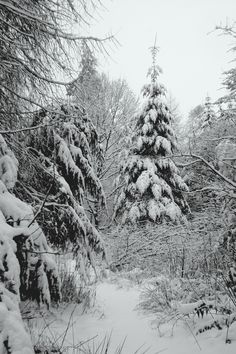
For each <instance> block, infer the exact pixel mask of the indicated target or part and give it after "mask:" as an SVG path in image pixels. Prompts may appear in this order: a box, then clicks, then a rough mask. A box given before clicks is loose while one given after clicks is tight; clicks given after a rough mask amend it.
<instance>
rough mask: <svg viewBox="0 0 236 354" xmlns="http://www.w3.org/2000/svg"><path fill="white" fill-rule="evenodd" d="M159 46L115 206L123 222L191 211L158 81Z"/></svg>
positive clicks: (154, 50)
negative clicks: (157, 58)
mask: <svg viewBox="0 0 236 354" xmlns="http://www.w3.org/2000/svg"><path fill="white" fill-rule="evenodd" d="M156 54H157V48H156V47H155V46H154V47H153V48H152V57H153V65H152V67H151V69H150V72H149V75H150V77H151V83H150V84H147V85H145V86H144V88H143V96H144V98H145V99H146V100H145V103H144V105H143V108H142V111H141V113H140V114H139V115H138V117H137V124H136V131H135V134H134V146H133V147H132V148H131V149H130V151H129V154H128V157H127V160H126V162H125V163H124V164H123V166H122V169H121V176H123V178H124V186H123V189H122V192H121V193H120V195H119V197H118V199H117V204H116V207H115V216H118V215H121V214H122V215H123V222H129V221H130V222H137V221H147V220H150V221H152V222H160V221H162V220H163V219H167V220H171V221H177V220H178V219H180V218H181V215H182V213H186V212H187V211H188V204H187V202H186V201H185V198H184V196H183V192H184V191H187V190H188V188H187V186H186V184H185V183H184V181H183V179H182V178H181V177H180V174H179V171H178V169H177V167H176V165H175V163H174V162H173V160H172V159H171V155H172V153H173V150H174V149H175V147H176V143H175V134H174V131H173V129H172V126H171V123H172V117H171V114H170V111H169V109H168V107H167V104H166V101H165V88H164V87H163V86H162V85H160V84H159V83H158V82H157V78H158V75H159V73H160V68H159V67H158V65H156Z"/></svg>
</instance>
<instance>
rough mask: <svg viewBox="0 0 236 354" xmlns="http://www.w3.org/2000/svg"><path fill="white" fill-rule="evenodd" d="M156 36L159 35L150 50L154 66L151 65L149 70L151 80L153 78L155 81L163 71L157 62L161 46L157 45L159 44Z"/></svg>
mask: <svg viewBox="0 0 236 354" xmlns="http://www.w3.org/2000/svg"><path fill="white" fill-rule="evenodd" d="M156 37H157V36H155V42H154V45H153V46H152V47H150V51H151V55H152V66H151V68H150V69H149V72H148V75H150V77H151V80H152V82H153V83H155V82H156V80H157V76H158V75H159V73H160V72H161V69H160V67H159V66H158V65H157V63H156V57H157V52H158V51H159V47H157V45H156V39H157V38H156Z"/></svg>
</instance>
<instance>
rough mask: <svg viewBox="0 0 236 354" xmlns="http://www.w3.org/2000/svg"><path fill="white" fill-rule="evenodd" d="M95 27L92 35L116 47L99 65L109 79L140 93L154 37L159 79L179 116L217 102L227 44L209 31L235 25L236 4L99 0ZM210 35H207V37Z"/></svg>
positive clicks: (227, 40)
mask: <svg viewBox="0 0 236 354" xmlns="http://www.w3.org/2000/svg"><path fill="white" fill-rule="evenodd" d="M102 3H103V4H104V6H105V7H106V10H104V11H102V10H100V12H99V13H100V17H99V18H98V16H97V21H98V23H97V24H96V23H95V25H93V26H92V28H91V33H93V34H94V35H97V36H103V35H104V34H107V33H109V32H112V33H113V34H115V35H116V38H117V39H118V40H119V42H120V43H121V46H119V47H117V48H115V49H113V51H112V52H110V55H111V57H112V59H110V60H106V61H105V60H103V59H102V60H101V61H100V64H101V68H102V70H103V71H104V72H106V73H109V75H110V77H111V78H119V77H122V78H125V79H126V80H127V82H128V84H129V85H130V87H131V89H132V90H133V91H134V92H135V93H136V94H139V93H140V89H141V88H142V86H143V85H144V84H145V83H146V82H147V78H146V73H147V70H148V68H149V67H150V64H151V55H150V52H149V47H150V46H151V45H153V43H154V38H155V34H157V46H158V47H160V52H159V54H158V64H159V65H160V66H161V67H162V69H163V75H161V77H160V80H161V82H162V83H164V84H165V86H166V87H167V89H168V90H169V92H171V94H172V95H173V96H174V97H175V98H176V100H177V102H178V103H179V109H180V111H181V112H182V114H183V115H184V116H186V115H187V114H188V112H189V111H190V109H192V108H193V107H194V106H196V105H197V104H199V103H202V102H204V99H205V97H206V95H207V93H208V94H209V95H210V96H211V98H212V100H214V99H216V98H218V97H220V96H221V95H222V91H221V90H220V87H221V82H222V78H223V76H222V72H223V71H224V70H226V69H227V68H229V67H230V66H231V65H232V64H230V60H232V58H233V56H232V53H231V54H230V53H227V51H228V50H229V47H230V44H232V39H230V38H229V37H225V36H219V33H216V32H212V31H213V30H214V28H215V26H216V25H219V24H226V22H228V23H232V22H233V20H236V0H113V1H112V0H102ZM209 32H211V33H210V34H209Z"/></svg>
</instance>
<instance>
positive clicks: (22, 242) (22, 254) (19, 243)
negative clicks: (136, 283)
mask: <svg viewBox="0 0 236 354" xmlns="http://www.w3.org/2000/svg"><path fill="white" fill-rule="evenodd" d="M17 172H18V161H17V159H16V157H15V155H14V154H13V152H12V151H11V150H10V149H9V148H8V146H7V144H6V142H5V140H4V139H3V137H2V136H1V135H0V353H19V354H31V353H33V349H32V345H31V341H30V338H29V335H28V334H27V332H26V330H25V328H24V324H23V322H22V319H21V315H20V310H19V302H20V300H21V299H22V298H23V299H34V300H37V302H38V303H39V304H40V303H46V304H47V305H49V304H50V301H51V300H52V301H58V300H59V298H60V289H59V277H58V272H57V267H56V263H55V260H54V258H53V255H52V250H51V249H50V248H49V246H48V244H47V241H46V238H45V235H44V233H43V231H42V229H41V228H40V226H39V225H38V223H37V222H36V220H35V216H34V213H33V209H32V208H31V206H30V205H29V204H27V203H25V202H23V201H22V200H20V199H19V198H17V197H16V196H15V195H14V194H13V193H12V190H13V188H14V186H15V184H16V182H17Z"/></svg>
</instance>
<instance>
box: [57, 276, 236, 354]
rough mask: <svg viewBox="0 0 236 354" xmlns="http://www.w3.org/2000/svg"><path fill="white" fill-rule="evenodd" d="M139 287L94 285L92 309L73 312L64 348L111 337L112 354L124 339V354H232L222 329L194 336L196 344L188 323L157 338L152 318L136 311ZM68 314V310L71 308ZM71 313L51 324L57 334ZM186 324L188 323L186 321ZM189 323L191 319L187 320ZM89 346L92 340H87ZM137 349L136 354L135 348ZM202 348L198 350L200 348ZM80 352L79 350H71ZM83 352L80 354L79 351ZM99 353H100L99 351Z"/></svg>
mask: <svg viewBox="0 0 236 354" xmlns="http://www.w3.org/2000/svg"><path fill="white" fill-rule="evenodd" d="M139 296H140V289H139V288H138V287H125V286H122V287H120V286H118V285H117V284H114V283H109V282H102V283H100V284H98V286H97V295H96V304H95V308H94V309H92V310H91V311H89V313H84V314H81V312H80V313H77V312H76V311H75V312H74V313H73V326H70V328H69V329H68V331H67V335H66V337H65V341H64V345H65V346H68V348H69V346H70V345H72V344H73V346H74V345H75V344H76V343H79V342H81V341H86V340H89V339H91V338H95V339H94V341H95V342H96V343H97V344H98V343H100V342H101V341H102V340H103V338H104V336H107V337H109V336H110V335H111V346H110V348H109V353H110V354H114V353H115V350H116V348H117V347H118V346H119V345H120V344H121V343H122V342H123V341H124V340H125V344H124V348H123V351H122V353H123V354H134V353H137V354H142V353H149V354H157V353H165V354H195V353H202V354H235V353H236V342H234V341H233V342H232V343H231V344H225V343H224V339H225V334H226V333H225V331H226V329H225V330H223V331H218V330H211V331H207V332H205V333H203V334H201V335H200V336H197V337H196V339H197V342H198V343H197V342H196V339H195V338H194V336H193V334H192V333H191V331H190V328H188V323H187V322H186V323H183V321H182V322H181V321H180V322H178V323H177V325H176V326H175V328H174V335H173V336H171V325H168V326H167V327H165V331H163V336H161V337H160V336H159V334H158V331H157V329H156V328H155V326H154V325H153V324H152V321H153V320H154V319H155V316H154V315H152V316H148V315H144V314H141V313H140V312H139V311H137V310H136V307H137V305H138V303H139ZM70 311H71V308H70ZM70 311H69V310H68V309H67V311H66V312H65V313H64V315H63V319H61V320H59V316H57V318H58V320H57V321H54V324H53V327H54V329H55V330H57V332H58V333H59V332H60V331H61V333H63V332H64V330H65V328H66V326H67V324H68V318H69V317H70ZM186 321H187V320H186ZM189 321H190V320H189ZM90 343H91V341H90ZM138 348H140V349H139V350H138V351H137V349H138ZM200 348H201V349H200ZM68 352H71V353H78V352H79V353H80V351H72V349H71V351H70V350H69V351H68ZM81 353H82V351H81ZM99 353H100V352H99Z"/></svg>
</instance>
